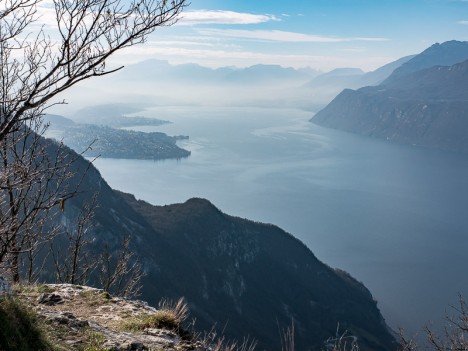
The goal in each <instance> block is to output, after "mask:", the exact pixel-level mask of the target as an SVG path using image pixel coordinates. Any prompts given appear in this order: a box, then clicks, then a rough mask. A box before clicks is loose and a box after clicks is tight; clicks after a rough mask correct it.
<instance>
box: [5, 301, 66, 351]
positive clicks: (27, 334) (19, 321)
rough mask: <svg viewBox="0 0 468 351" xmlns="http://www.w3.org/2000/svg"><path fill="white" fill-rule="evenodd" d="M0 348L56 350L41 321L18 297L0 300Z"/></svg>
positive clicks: (37, 350)
mask: <svg viewBox="0 0 468 351" xmlns="http://www.w3.org/2000/svg"><path fill="white" fill-rule="evenodd" d="M0 350H1V351H9V350H21V351H29V350H31V351H46V350H47V351H48V350H57V348H55V347H53V346H52V343H51V342H50V341H49V339H48V336H47V333H46V331H45V329H44V328H43V325H42V322H41V321H40V320H39V318H38V317H37V315H36V314H35V313H34V312H33V311H32V310H30V309H28V308H26V307H25V306H24V305H23V304H22V303H21V302H20V300H19V299H17V298H11V297H7V298H5V299H3V300H2V301H0Z"/></svg>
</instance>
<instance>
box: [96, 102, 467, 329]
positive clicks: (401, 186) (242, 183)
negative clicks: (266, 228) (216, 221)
mask: <svg viewBox="0 0 468 351" xmlns="http://www.w3.org/2000/svg"><path fill="white" fill-rule="evenodd" d="M145 114H146V115H147V116H152V117H157V118H161V119H168V120H171V121H172V122H173V123H172V124H169V125H165V126H161V127H157V128H155V127H147V128H146V127H142V128H138V130H144V131H153V130H158V131H163V132H165V133H167V134H169V135H180V134H183V135H189V136H190V140H188V141H184V142H181V143H180V144H179V145H180V146H182V147H185V148H187V149H189V150H191V151H192V155H191V156H190V157H189V158H188V159H183V160H179V161H177V160H169V161H159V162H154V161H140V160H115V159H99V160H97V161H96V163H95V165H96V166H97V168H98V169H99V170H100V171H101V173H102V175H103V176H104V178H105V179H106V180H107V181H108V183H109V184H110V185H111V186H112V187H113V188H116V189H119V190H123V191H126V192H130V193H133V194H135V196H136V197H137V198H140V199H143V200H146V201H148V202H150V203H152V204H157V205H162V204H170V203H176V202H184V201H185V200H187V199H188V198H190V197H204V198H207V199H209V200H210V201H211V202H212V203H213V204H215V205H216V206H217V207H219V208H220V209H221V210H222V211H224V212H226V213H228V214H231V215H235V216H240V217H245V218H249V219H252V220H255V221H262V222H269V223H273V224H276V225H278V226H280V227H281V228H283V229H285V230H286V231H288V232H290V233H292V234H294V235H295V236H296V237H298V238H299V239H301V240H302V241H303V242H304V243H305V244H306V245H307V246H308V247H309V248H310V249H311V250H312V251H313V252H314V254H315V255H316V256H317V257H318V258H319V259H320V260H322V261H324V262H325V263H327V264H328V265H330V266H332V267H337V268H341V269H344V270H346V271H348V272H350V273H351V274H352V275H353V276H354V277H355V278H357V279H358V280H360V281H362V282H363V283H364V284H365V285H366V286H367V287H368V288H369V289H370V291H371V292H372V294H373V296H374V298H375V299H376V300H377V301H378V305H379V307H380V309H381V310H382V313H383V315H384V317H385V318H386V320H387V322H388V323H389V324H390V326H392V327H393V328H396V329H397V328H398V327H404V328H405V329H406V330H408V331H409V332H411V333H412V332H415V331H418V330H420V329H421V327H422V326H424V325H425V324H427V323H428V322H429V321H431V320H432V321H434V322H436V324H437V323H438V322H440V321H441V319H442V317H443V316H444V315H445V314H446V310H449V307H448V305H449V304H450V303H454V302H456V301H457V296H458V293H463V292H464V293H465V295H466V294H467V293H468V273H467V272H468V269H467V267H468V266H467V253H468V157H467V156H466V155H465V156H463V155H458V154H451V153H446V152H438V151H432V150H425V149H420V148H416V147H411V146H401V145H395V144H391V143H387V142H384V141H379V140H373V139H369V138H364V137H359V136H355V135H351V134H347V133H343V132H339V131H334V130H329V129H326V128H322V127H319V126H316V125H314V124H312V123H309V122H308V120H309V118H310V117H311V115H310V113H307V112H304V111H299V110H278V109H277V110H273V109H253V108H215V107H213V108H198V107H193V108H158V109H155V110H153V111H151V110H148V111H146V113H145ZM139 115H142V113H139Z"/></svg>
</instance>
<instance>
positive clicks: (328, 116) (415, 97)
mask: <svg viewBox="0 0 468 351" xmlns="http://www.w3.org/2000/svg"><path fill="white" fill-rule="evenodd" d="M452 49H453V50H454V51H453V53H454V54H453V56H450V55H449V53H450V52H451V50H452ZM438 53H440V55H438ZM460 60H461V61H462V62H460ZM453 61H457V62H458V63H455V64H451V65H450V66H444V65H442V64H443V63H446V62H453ZM418 65H419V66H418ZM428 65H432V66H430V67H429V68H427V66H428ZM418 67H420V69H417V68H418ZM311 121H312V122H313V123H316V124H319V125H322V126H325V127H330V128H334V129H341V130H345V131H349V132H353V133H357V134H362V135H366V136H372V137H378V138H382V139H386V140H392V141H396V142H401V143H405V144H411V145H420V146H425V147H431V148H438V149H442V150H449V151H457V152H468V138H466V131H467V130H468V42H454V41H450V42H447V43H443V44H435V45H433V46H431V47H430V48H429V49H427V50H425V51H424V52H423V53H421V54H420V55H417V56H415V57H414V58H412V59H411V60H409V61H408V62H407V63H405V64H403V65H402V66H401V67H400V68H398V69H396V70H395V71H394V73H393V74H392V75H391V76H390V77H389V78H388V79H386V80H385V81H384V82H383V83H382V84H381V85H379V86H376V87H365V88H361V89H358V90H350V89H346V90H344V91H343V92H342V93H340V94H339V95H338V96H337V97H336V98H335V99H334V100H333V101H332V102H331V103H330V104H329V105H328V106H326V107H325V108H324V109H323V110H321V111H319V112H318V113H317V114H316V115H315V116H314V117H313V118H312V119H311Z"/></svg>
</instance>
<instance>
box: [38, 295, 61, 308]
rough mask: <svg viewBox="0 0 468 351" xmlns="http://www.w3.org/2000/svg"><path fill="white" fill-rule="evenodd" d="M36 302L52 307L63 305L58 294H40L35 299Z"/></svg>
mask: <svg viewBox="0 0 468 351" xmlns="http://www.w3.org/2000/svg"><path fill="white" fill-rule="evenodd" d="M37 302H38V303H40V304H43V305H47V306H54V305H58V304H61V303H63V299H62V297H61V296H60V295H58V294H53V293H52V294H41V295H40V296H39V297H38V298H37Z"/></svg>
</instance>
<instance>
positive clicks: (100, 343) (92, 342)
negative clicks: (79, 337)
mask: <svg viewBox="0 0 468 351" xmlns="http://www.w3.org/2000/svg"><path fill="white" fill-rule="evenodd" d="M86 336H87V337H88V342H89V345H88V346H85V348H84V349H83V351H108V350H109V349H107V348H105V347H104V342H105V339H104V335H103V334H102V333H98V332H91V331H88V332H87V333H86Z"/></svg>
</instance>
